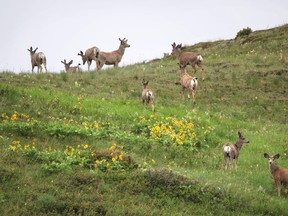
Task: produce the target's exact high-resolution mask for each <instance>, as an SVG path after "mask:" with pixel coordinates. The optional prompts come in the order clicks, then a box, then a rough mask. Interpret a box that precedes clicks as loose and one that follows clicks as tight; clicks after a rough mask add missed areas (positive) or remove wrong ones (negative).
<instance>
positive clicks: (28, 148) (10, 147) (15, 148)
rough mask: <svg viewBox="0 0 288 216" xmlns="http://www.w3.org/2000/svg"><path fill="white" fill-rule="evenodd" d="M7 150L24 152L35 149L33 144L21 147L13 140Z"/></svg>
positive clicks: (19, 143) (20, 144)
mask: <svg viewBox="0 0 288 216" xmlns="http://www.w3.org/2000/svg"><path fill="white" fill-rule="evenodd" d="M9 149H10V150H11V151H13V152H18V151H23V150H24V151H26V150H30V149H35V143H34V142H33V143H32V144H26V145H23V144H22V143H21V142H20V141H19V140H13V141H12V145H10V146H9Z"/></svg>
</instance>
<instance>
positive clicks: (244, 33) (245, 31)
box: [236, 27, 252, 38]
mask: <svg viewBox="0 0 288 216" xmlns="http://www.w3.org/2000/svg"><path fill="white" fill-rule="evenodd" d="M251 33H252V29H251V28H249V27H247V28H243V29H242V30H240V31H239V32H238V33H237V35H236V38H239V37H243V36H248V35H249V34H251Z"/></svg>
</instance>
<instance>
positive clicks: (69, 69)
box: [61, 59, 80, 73]
mask: <svg viewBox="0 0 288 216" xmlns="http://www.w3.org/2000/svg"><path fill="white" fill-rule="evenodd" d="M61 63H63V64H64V66H65V71H66V72H67V73H76V72H77V71H79V70H80V64H78V65H77V66H73V67H71V65H72V64H73V60H71V61H70V62H68V63H67V62H66V59H64V61H61Z"/></svg>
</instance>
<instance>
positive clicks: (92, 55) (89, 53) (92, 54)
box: [78, 46, 100, 71]
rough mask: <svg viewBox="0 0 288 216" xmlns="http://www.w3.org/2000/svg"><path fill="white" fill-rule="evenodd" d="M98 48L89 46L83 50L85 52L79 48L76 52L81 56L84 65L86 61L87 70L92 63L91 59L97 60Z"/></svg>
mask: <svg viewBox="0 0 288 216" xmlns="http://www.w3.org/2000/svg"><path fill="white" fill-rule="evenodd" d="M99 52H100V49H99V48H98V47H96V46H94V47H91V48H89V49H87V50H86V51H85V54H84V53H83V52H82V51H81V50H80V52H79V53H78V55H79V56H81V57H82V60H83V65H85V63H86V61H87V64H88V71H89V70H90V65H91V64H92V60H94V61H95V62H97V58H98V55H99Z"/></svg>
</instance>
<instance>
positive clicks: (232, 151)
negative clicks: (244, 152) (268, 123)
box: [222, 131, 250, 169]
mask: <svg viewBox="0 0 288 216" xmlns="http://www.w3.org/2000/svg"><path fill="white" fill-rule="evenodd" d="M244 143H250V142H249V140H248V139H246V138H245V137H244V136H243V134H242V133H241V132H240V131H238V140H237V142H236V143H235V144H232V143H230V142H228V143H225V144H224V145H223V148H222V153H223V157H224V160H225V168H226V169H227V168H228V164H229V167H230V168H233V166H234V161H235V167H236V169H237V165H238V157H239V153H240V150H241V148H242V146H243V144H244Z"/></svg>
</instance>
